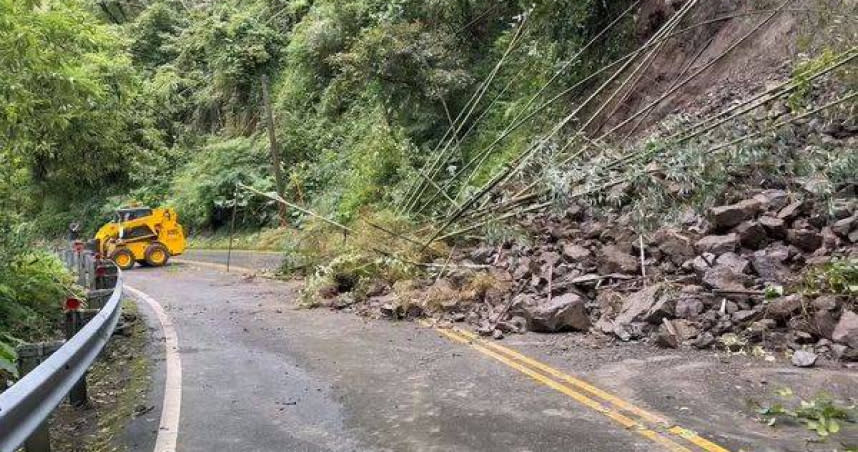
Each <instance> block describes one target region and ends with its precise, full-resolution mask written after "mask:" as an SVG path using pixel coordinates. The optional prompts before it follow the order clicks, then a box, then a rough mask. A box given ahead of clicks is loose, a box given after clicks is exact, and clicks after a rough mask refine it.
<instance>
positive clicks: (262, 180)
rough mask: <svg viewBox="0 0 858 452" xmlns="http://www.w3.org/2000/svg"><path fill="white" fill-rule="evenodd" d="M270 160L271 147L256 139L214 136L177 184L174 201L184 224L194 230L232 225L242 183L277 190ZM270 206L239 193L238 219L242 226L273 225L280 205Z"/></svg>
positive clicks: (185, 170) (257, 198) (262, 188)
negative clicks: (277, 206) (236, 198)
mask: <svg viewBox="0 0 858 452" xmlns="http://www.w3.org/2000/svg"><path fill="white" fill-rule="evenodd" d="M270 161H271V160H270V158H269V157H268V154H267V149H266V148H265V147H264V146H263V145H262V144H260V143H259V142H258V141H256V140H254V139H253V138H233V139H230V140H224V141H220V140H216V139H215V140H212V142H211V143H210V144H208V145H207V146H205V147H203V148H202V149H200V150H199V151H198V152H197V153H195V154H194V155H193V156H192V157H191V160H190V162H189V163H188V165H187V166H186V167H184V168H183V169H182V170H181V171H180V172H179V173H178V175H177V176H176V179H175V181H174V182H173V194H174V197H173V199H172V200H170V201H171V203H172V204H173V205H174V206H175V207H176V209H177V210H178V213H179V217H180V221H181V222H182V224H183V225H184V226H185V227H186V228H188V229H189V230H191V231H195V230H196V231H199V230H201V229H203V228H216V227H218V226H223V225H225V224H227V223H228V221H229V219H230V215H231V209H232V202H233V198H234V196H235V193H236V185H237V184H238V183H239V182H241V183H244V184H247V185H252V186H254V187H257V188H259V189H261V190H266V191H273V190H274V182H273V180H272V178H271V177H270V176H269V174H270V172H271V171H270V170H271V164H270V163H269V162H270ZM270 206H271V203H270V202H268V201H264V200H261V199H260V198H259V197H248V196H246V195H245V194H240V196H239V198H238V207H239V209H240V211H239V213H238V215H237V218H236V223H237V224H238V225H239V226H240V227H245V226H257V227H258V226H262V225H268V224H271V223H272V222H273V220H274V219H275V218H276V215H277V209H276V208H273V209H272V208H270Z"/></svg>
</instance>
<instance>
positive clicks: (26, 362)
mask: <svg viewBox="0 0 858 452" xmlns="http://www.w3.org/2000/svg"><path fill="white" fill-rule="evenodd" d="M60 345H61V344H48V345H47V346H45V345H43V344H24V345H19V346H18V347H16V350H15V351H16V353H17V354H18V375H19V376H20V377H22V378H23V377H24V375H26V374H27V373H29V372H30V371H31V370H33V369H35V368H36V367H38V366H39V364H41V363H42V360H43V359H44V358H47V357H48V356H49V355H50V354H51V353H53V352H54V351H55V350H56V349H57V348H59V347H60ZM24 450H25V451H27V452H50V451H51V432H50V426H49V425H48V421H45V422H43V423H42V424H41V425H40V426H39V428H38V429H36V431H35V432H33V434H32V435H30V437H29V438H27V441H26V442H25V443H24Z"/></svg>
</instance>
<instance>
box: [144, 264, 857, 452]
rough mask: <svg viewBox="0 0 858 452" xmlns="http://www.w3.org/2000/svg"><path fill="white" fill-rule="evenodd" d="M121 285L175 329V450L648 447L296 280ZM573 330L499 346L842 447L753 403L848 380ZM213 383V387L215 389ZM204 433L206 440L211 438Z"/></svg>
mask: <svg viewBox="0 0 858 452" xmlns="http://www.w3.org/2000/svg"><path fill="white" fill-rule="evenodd" d="M128 279H129V284H131V285H132V286H134V287H136V288H138V289H140V290H142V291H144V292H146V293H148V294H149V295H150V296H152V297H153V298H155V299H157V300H158V301H159V302H161V303H162V304H163V305H164V308H165V310H167V312H168V313H169V315H170V316H172V317H173V320H174V322H175V323H176V324H177V325H178V330H179V331H178V335H179V341H180V352H181V356H182V360H183V371H184V372H185V375H186V378H185V381H183V387H184V390H185V393H184V395H183V398H182V403H183V406H182V410H183V411H182V420H181V425H180V433H179V444H180V446H181V449H182V450H283V449H284V448H290V447H291V448H293V449H298V450H491V449H497V448H502V449H504V450H570V445H574V446H571V449H572V450H653V448H654V447H655V446H654V445H653V443H651V442H649V441H646V440H644V439H643V438H641V437H640V436H636V435H633V434H632V433H631V432H629V431H626V430H625V429H623V428H621V427H619V426H617V424H614V423H612V422H610V421H609V420H607V418H606V417H604V416H602V415H601V414H599V413H596V412H594V411H592V410H589V409H587V408H585V407H583V406H582V405H579V404H577V403H576V402H575V401H573V400H572V399H570V398H568V397H566V396H564V395H563V394H560V393H558V392H556V391H554V390H552V389H550V388H548V387H546V386H543V385H539V384H537V383H535V382H534V381H533V380H530V379H528V378H525V377H523V376H522V375H521V374H520V373H517V372H515V371H513V370H512V369H510V368H509V367H506V366H503V365H501V364H499V363H497V362H496V361H493V360H491V359H488V358H487V357H486V356H484V355H483V354H479V353H476V352H475V351H474V350H473V349H471V348H469V347H465V346H462V345H460V344H455V343H452V342H449V341H447V340H445V339H442V338H440V337H439V335H438V334H437V333H436V332H435V331H433V330H431V329H426V328H422V327H419V326H417V325H416V324H414V323H411V322H389V321H380V320H366V319H361V318H359V317H356V316H354V315H350V314H347V313H341V312H322V311H320V310H299V309H296V308H295V296H294V295H295V290H296V286H295V285H294V284H292V283H282V282H277V281H269V280H264V279H258V278H257V279H247V278H242V277H241V276H240V275H234V276H227V275H225V274H224V273H222V272H218V271H216V270H214V269H209V268H201V267H195V266H191V265H180V264H179V265H174V266H172V267H170V268H167V269H139V270H137V269H136V270H134V271H132V272H129V277H128ZM581 337H582V335H581V334H576V333H566V334H560V335H540V334H535V333H527V334H524V335H515V336H509V337H507V338H506V339H504V340H503V341H500V342H499V343H500V344H502V345H505V346H508V347H510V348H512V349H515V350H518V351H519V352H521V353H524V354H526V355H527V356H530V357H532V358H534V359H537V360H539V361H541V362H544V363H547V364H549V365H551V366H553V367H554V368H556V369H559V370H561V371H563V372H566V373H568V374H571V375H574V376H577V377H581V378H583V379H584V380H586V381H588V382H590V383H592V384H595V385H596V386H598V387H600V388H602V389H604V390H607V391H609V392H611V393H613V394H616V395H618V396H620V397H622V398H624V399H626V400H629V401H631V402H632V403H634V404H635V405H638V406H640V407H643V408H645V409H647V410H650V411H653V412H656V413H659V414H661V415H663V416H665V417H667V418H669V419H671V420H672V421H674V422H676V423H677V424H680V425H682V426H683V427H685V428H688V429H691V430H694V431H697V432H699V433H700V434H701V435H702V436H704V437H705V438H707V439H709V440H712V441H714V442H716V443H718V444H721V445H723V446H725V447H727V448H728V449H731V450H808V449H810V450H832V449H839V450H843V449H845V448H846V447H847V446H848V445H852V444H856V443H858V431H856V429H855V428H854V425H852V424H846V425H844V428H843V430H842V431H841V432H840V433H839V434H838V435H835V437H834V438H832V439H830V440H828V441H827V442H819V437H818V436H817V435H815V434H813V433H811V432H810V431H808V430H807V429H806V428H804V427H803V426H801V425H795V424H793V425H790V424H789V423H778V424H777V425H776V427H769V426H767V425H765V424H764V423H763V422H761V421H760V419H758V414H757V412H756V409H755V404H763V405H765V404H771V403H774V402H778V401H779V397H778V396H777V395H776V393H777V392H778V391H779V390H780V389H782V388H790V389H792V390H793V391H794V392H795V394H796V396H794V397H791V398H790V399H789V400H787V401H786V402H787V403H797V401H798V398H799V397H801V398H804V399H806V400H811V399H813V398H814V397H816V395H817V394H819V393H821V392H826V393H829V394H831V395H832V396H833V397H834V398H835V399H836V400H837V401H838V403H839V404H842V405H849V404H854V403H855V401H856V400H858V385H856V384H855V381H856V379H855V374H854V372H848V371H842V370H832V369H824V368H813V369H798V368H795V367H792V366H791V365H790V364H789V362H788V361H785V360H784V359H782V358H780V357H775V359H776V361H775V362H769V361H766V360H764V359H763V358H762V357H759V358H757V357H749V356H741V355H735V354H733V355H727V354H724V353H719V352H712V351H705V352H704V351H694V350H664V349H658V348H655V347H651V346H648V345H644V344H623V345H622V346H612V345H610V344H609V345H607V346H601V347H598V348H594V347H588V346H586V344H582V343H581V342H580V340H581ZM225 382H228V383H226V384H225ZM212 432H217V434H214V435H213V434H212Z"/></svg>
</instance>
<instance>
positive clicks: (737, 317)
mask: <svg viewBox="0 0 858 452" xmlns="http://www.w3.org/2000/svg"><path fill="white" fill-rule="evenodd" d="M755 315H757V311H753V310H750V309H746V310H741V311H736V312H734V313H733V315H732V316H731V318H732V319H733V322H734V323H745V322H747V321H748V320H751V319H752V318H754V316H755Z"/></svg>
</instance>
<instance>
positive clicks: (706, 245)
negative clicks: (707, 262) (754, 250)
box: [695, 233, 739, 256]
mask: <svg viewBox="0 0 858 452" xmlns="http://www.w3.org/2000/svg"><path fill="white" fill-rule="evenodd" d="M738 246H739V236H738V235H737V234H735V233H730V234H727V235H709V236H706V237H703V238H702V239H700V240H698V241H697V243H696V244H695V247H696V248H697V251H698V252H699V253H712V254H714V255H716V256H720V255H721V254H724V253H728V252H731V251H736V247H738Z"/></svg>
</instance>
